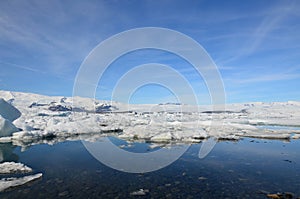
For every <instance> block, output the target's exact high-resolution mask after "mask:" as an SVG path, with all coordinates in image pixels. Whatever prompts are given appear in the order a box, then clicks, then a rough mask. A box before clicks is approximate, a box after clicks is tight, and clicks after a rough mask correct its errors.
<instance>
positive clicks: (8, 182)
mask: <svg viewBox="0 0 300 199" xmlns="http://www.w3.org/2000/svg"><path fill="white" fill-rule="evenodd" d="M42 175H43V174H41V173H38V174H34V175H29V176H24V177H19V178H15V177H12V178H2V179H0V192H2V191H4V190H6V189H9V188H13V187H17V186H21V185H24V184H26V183H29V182H32V181H34V180H37V179H39V178H41V177H42Z"/></svg>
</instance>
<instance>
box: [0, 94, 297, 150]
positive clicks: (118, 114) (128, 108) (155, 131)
mask: <svg viewBox="0 0 300 199" xmlns="http://www.w3.org/2000/svg"><path fill="white" fill-rule="evenodd" d="M0 97H1V98H3V99H2V100H1V103H0V108H1V112H0V114H1V119H0V120H1V136H2V138H0V141H2V142H13V144H15V145H21V146H23V145H28V144H29V145H30V144H32V143H53V142H58V141H64V140H76V139H84V140H89V141H93V140H95V139H97V138H99V137H101V136H107V135H113V136H117V137H119V138H122V139H127V140H141V141H143V140H144V141H145V140H146V141H149V142H176V143H186V142H188V143H191V142H201V141H202V140H203V139H208V138H210V137H213V138H215V139H217V140H222V139H230V140H238V139H240V138H242V137H255V138H268V139H298V138H300V128H299V127H300V124H299V121H300V113H299V110H300V102H296V101H289V102H270V103H263V102H253V103H240V104H226V105H225V106H193V105H186V104H179V103H166V104H156V105H153V104H144V105H132V104H123V103H118V102H112V101H101V100H95V99H89V98H81V97H59V96H58V97H53V96H43V95H37V94H32V93H21V92H10V91H0ZM13 106H14V107H15V108H14V107H13ZM2 107H3V108H2ZM16 109H18V110H19V111H18V110H16ZM20 112H21V113H22V114H20ZM269 127H272V128H269ZM19 129H20V131H18V130H19ZM3 136H6V137H5V138H3ZM7 136H8V137H7Z"/></svg>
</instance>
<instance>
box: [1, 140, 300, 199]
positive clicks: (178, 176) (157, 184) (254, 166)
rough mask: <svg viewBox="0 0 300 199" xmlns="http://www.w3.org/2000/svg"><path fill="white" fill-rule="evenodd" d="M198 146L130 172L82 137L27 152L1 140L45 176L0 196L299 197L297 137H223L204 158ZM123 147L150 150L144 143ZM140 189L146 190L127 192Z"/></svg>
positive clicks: (8, 155)
mask: <svg viewBox="0 0 300 199" xmlns="http://www.w3.org/2000/svg"><path fill="white" fill-rule="evenodd" d="M112 140H113V141H114V142H115V143H118V144H122V145H124V144H126V143H125V142H122V141H119V140H116V139H113V138H112ZM200 146H201V144H194V145H192V146H191V147H190V148H189V150H188V151H187V152H186V153H185V154H184V155H183V156H182V157H181V158H180V159H178V160H177V161H176V162H174V163H173V164H171V165H170V166H168V167H165V168H163V169H161V170H158V171H154V172H151V173H145V174H131V173H124V172H120V171H117V170H114V169H111V168H109V167H107V166H105V165H103V164H102V163H100V162H98V161H97V160H96V159H94V158H93V156H91V155H90V154H89V153H88V151H87V150H86V149H85V147H84V146H83V144H82V143H81V142H80V141H73V142H63V143H58V144H55V145H53V146H49V145H44V144H42V145H35V146H32V147H30V148H29V149H27V150H26V151H25V152H21V149H20V147H15V148H14V147H12V146H7V145H5V146H4V145H1V146H0V147H1V148H5V147H6V149H7V152H6V155H5V158H6V159H7V160H14V161H19V162H22V163H24V164H26V165H28V166H30V167H32V168H33V170H34V172H35V173H38V172H42V173H43V178H42V179H40V180H38V181H35V182H33V183H31V184H29V185H24V186H21V187H18V188H15V189H12V190H9V191H6V192H4V193H1V194H0V198H1V199H2V198H267V197H266V195H265V194H262V193H261V192H264V193H266V192H269V193H277V192H292V193H293V194H294V195H295V196H300V189H299V188H300V156H299V152H300V150H299V149H300V141H299V140H292V141H291V142H289V143H286V142H283V141H279V140H260V139H243V140H240V141H238V142H231V141H222V142H219V143H217V145H216V146H215V147H214V149H213V150H212V151H211V152H210V153H209V155H208V156H207V157H206V158H204V159H199V158H198V151H199V148H200ZM125 149H126V150H132V151H135V152H145V151H149V150H151V149H149V145H148V144H145V143H142V144H141V143H140V144H133V145H132V146H131V145H129V147H127V148H126V147H125ZM139 189H147V190H149V192H148V193H146V195H145V196H133V195H130V193H132V192H134V191H137V190H139Z"/></svg>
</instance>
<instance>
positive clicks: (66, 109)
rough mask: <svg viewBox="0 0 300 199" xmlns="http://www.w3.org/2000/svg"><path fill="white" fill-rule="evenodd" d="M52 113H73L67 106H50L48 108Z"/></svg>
mask: <svg viewBox="0 0 300 199" xmlns="http://www.w3.org/2000/svg"><path fill="white" fill-rule="evenodd" d="M48 109H49V110H50V111H72V108H71V107H66V106H62V105H60V104H59V105H54V106H50V107H49V108H48Z"/></svg>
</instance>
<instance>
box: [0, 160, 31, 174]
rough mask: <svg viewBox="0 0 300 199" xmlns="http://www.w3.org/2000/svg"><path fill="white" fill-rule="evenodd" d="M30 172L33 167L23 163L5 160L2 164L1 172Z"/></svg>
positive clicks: (0, 165) (0, 166)
mask: <svg viewBox="0 0 300 199" xmlns="http://www.w3.org/2000/svg"><path fill="white" fill-rule="evenodd" d="M29 172H32V169H31V168H29V167H27V166H26V165H24V164H22V163H15V162H4V163H1V164H0V174H10V173H29Z"/></svg>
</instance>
